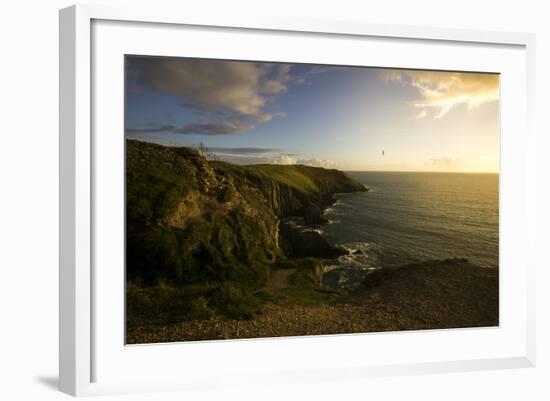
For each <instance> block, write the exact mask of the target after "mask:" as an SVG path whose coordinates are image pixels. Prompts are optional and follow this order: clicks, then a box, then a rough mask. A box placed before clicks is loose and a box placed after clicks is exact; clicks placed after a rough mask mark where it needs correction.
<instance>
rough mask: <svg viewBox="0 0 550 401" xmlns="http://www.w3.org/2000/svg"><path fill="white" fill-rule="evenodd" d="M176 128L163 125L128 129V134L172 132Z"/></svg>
mask: <svg viewBox="0 0 550 401" xmlns="http://www.w3.org/2000/svg"><path fill="white" fill-rule="evenodd" d="M175 129H176V127H175V126H173V125H161V126H158V127H143V128H131V127H130V128H126V133H127V134H144V133H158V132H172V131H173V130H175Z"/></svg>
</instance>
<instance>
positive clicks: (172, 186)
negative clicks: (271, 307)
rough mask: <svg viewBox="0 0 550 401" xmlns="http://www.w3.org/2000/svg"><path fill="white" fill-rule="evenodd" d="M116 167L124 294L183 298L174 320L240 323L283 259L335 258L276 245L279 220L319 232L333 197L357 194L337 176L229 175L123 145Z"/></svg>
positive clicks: (320, 243) (280, 171) (170, 154)
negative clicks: (122, 159)
mask: <svg viewBox="0 0 550 401" xmlns="http://www.w3.org/2000/svg"><path fill="white" fill-rule="evenodd" d="M126 157H127V183H126V185H127V277H128V279H129V281H130V282H131V283H132V285H131V286H129V288H130V289H131V290H135V291H134V292H135V293H136V294H140V293H142V291H141V290H140V289H141V288H152V287H155V286H156V287H158V286H160V287H162V288H163V291H168V292H170V291H172V292H173V291H179V293H182V291H183V289H185V291H183V292H185V294H186V295H185V296H182V297H179V298H181V299H183V298H185V299H183V300H182V301H181V302H182V303H183V304H182V305H181V306H180V307H178V308H176V309H177V313H176V315H177V316H179V317H182V316H183V317H185V316H195V315H197V316H199V317H200V316H204V317H209V316H211V315H214V314H221V315H231V316H237V317H241V315H242V316H245V317H246V316H250V315H251V313H252V312H253V311H255V310H256V309H257V308H256V305H257V304H258V300H257V299H256V298H257V297H255V296H253V295H252V294H254V292H255V291H257V290H258V289H260V288H261V287H262V286H264V285H265V284H266V281H267V278H268V276H269V271H270V268H272V267H273V266H274V265H275V264H277V263H279V262H280V261H282V260H284V259H286V256H293V254H297V255H299V256H314V257H316V256H322V257H335V256H338V255H339V254H341V253H342V252H343V251H342V250H341V249H338V248H335V247H332V246H330V245H329V244H328V242H327V241H326V240H325V239H324V238H323V237H322V236H320V235H319V234H316V233H307V234H306V233H304V234H302V233H300V232H297V231H296V232H295V231H292V230H291V229H289V228H285V229H284V230H283V231H284V232H285V233H288V235H289V236H291V238H288V239H285V238H281V230H280V219H281V218H284V217H290V216H297V217H301V218H304V220H305V221H308V222H321V221H322V220H323V219H322V216H321V215H322V210H323V208H324V207H326V206H327V205H329V204H331V203H332V202H334V200H333V197H332V196H333V194H334V193H337V192H351V191H365V190H366V189H365V188H364V186H363V185H361V184H359V183H357V182H355V181H353V180H352V179H351V178H349V177H348V176H347V175H345V174H344V173H343V172H340V171H337V170H325V169H322V168H314V167H306V166H276V165H258V166H236V165H232V164H228V163H223V162H209V161H207V160H206V159H205V158H203V157H202V156H200V155H199V153H198V152H196V151H195V150H193V149H189V148H183V147H181V148H169V147H164V146H160V145H155V144H150V143H144V142H138V141H133V140H128V141H127V152H126ZM282 242H283V243H284V244H285V246H281V245H280V244H281V243H282ZM293 246H297V247H298V248H297V249H296V252H293V251H294V250H293V248H292V247H293ZM197 299H199V301H197ZM178 302H179V301H178ZM197 302H199V303H201V304H198V303H197ZM171 303H173V302H171ZM240 304H242V305H241V306H242V308H241V307H239V305H240ZM227 305H230V307H229V308H233V309H235V308H237V309H238V310H231V311H228V310H227V309H228V306H227ZM231 305H233V306H231ZM234 305H237V306H236V307H235V306H234ZM142 306H143V308H144V309H147V307H146V305H142ZM172 307H174V306H173V305H171V306H170V308H172ZM132 308H133V305H132V304H131V303H129V310H130V311H132ZM241 309H242V311H241ZM241 312H242V313H241ZM170 313H171V312H170ZM170 313H168V314H170Z"/></svg>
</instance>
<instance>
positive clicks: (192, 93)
mask: <svg viewBox="0 0 550 401" xmlns="http://www.w3.org/2000/svg"><path fill="white" fill-rule="evenodd" d="M290 68H291V66H290V65H289V64H273V63H254V62H243V61H225V60H207V59H187V58H165V57H162V58H161V57H131V58H129V59H128V70H129V77H130V78H131V79H132V80H134V81H135V82H136V83H137V84H139V85H143V86H146V87H149V88H151V89H154V90H155V91H158V92H161V93H164V94H167V95H171V96H176V97H180V98H182V102H181V103H182V104H183V105H186V106H187V107H194V108H196V109H199V110H202V111H205V112H207V113H216V112H218V113H225V114H226V115H227V114H228V115H229V116H230V118H235V117H241V118H242V117H249V118H255V119H257V121H259V122H266V121H269V120H271V119H272V118H273V117H274V116H279V115H281V113H270V112H267V111H266V110H265V106H266V105H267V104H268V103H269V102H271V101H272V100H273V99H274V97H275V96H277V95H279V94H281V93H283V92H285V91H286V90H287V83H288V81H289V80H290Z"/></svg>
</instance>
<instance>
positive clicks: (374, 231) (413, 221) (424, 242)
mask: <svg viewBox="0 0 550 401" xmlns="http://www.w3.org/2000/svg"><path fill="white" fill-rule="evenodd" d="M348 174H349V175H350V176H351V177H353V178H354V179H356V180H357V181H359V182H361V183H363V184H364V185H366V186H367V187H368V188H370V191H369V192H362V193H351V194H337V195H336V199H337V201H336V203H335V204H334V205H333V206H331V207H330V208H328V209H327V210H325V213H324V215H325V218H327V219H328V220H329V224H327V225H324V226H323V227H322V231H323V235H324V236H325V237H326V238H327V239H328V240H329V242H331V243H332V244H334V245H340V246H343V247H345V248H347V249H348V251H349V254H348V255H345V256H342V257H340V258H339V259H338V260H337V261H333V262H329V263H328V265H327V266H326V271H327V272H329V271H334V273H338V274H332V275H330V274H329V275H325V276H326V277H327V280H329V281H330V280H332V281H334V280H337V281H338V285H339V286H354V285H356V284H357V283H358V282H359V280H360V279H361V278H362V277H364V274H365V273H367V272H368V271H370V270H373V269H379V268H385V267H394V266H401V265H405V264H408V263H413V262H422V261H426V260H434V259H447V258H467V259H468V260H469V261H470V262H472V263H474V264H476V265H478V266H480V267H484V268H498V255H499V249H498V246H499V245H498V238H499V236H498V232H499V231H498V222H499V217H498V212H499V207H498V206H499V187H498V184H499V176H498V174H469V173H401V172H348ZM333 284H334V283H333Z"/></svg>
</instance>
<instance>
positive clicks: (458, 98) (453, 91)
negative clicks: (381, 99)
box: [382, 70, 499, 119]
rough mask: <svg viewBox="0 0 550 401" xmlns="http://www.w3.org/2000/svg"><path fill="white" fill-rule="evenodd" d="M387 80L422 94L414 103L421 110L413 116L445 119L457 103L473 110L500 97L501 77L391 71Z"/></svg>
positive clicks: (385, 72) (387, 73) (386, 74)
mask: <svg viewBox="0 0 550 401" xmlns="http://www.w3.org/2000/svg"><path fill="white" fill-rule="evenodd" d="M382 77H383V79H385V80H386V81H390V82H391V81H397V82H401V83H402V84H404V85H411V86H412V87H414V88H416V89H417V90H418V93H419V95H420V97H419V98H418V99H417V100H415V101H413V102H412V105H413V106H414V107H415V108H417V109H420V110H419V112H418V114H416V116H415V117H414V118H416V119H421V118H425V117H428V116H433V118H435V119H440V118H443V117H444V116H445V115H447V113H449V111H451V110H452V109H453V108H454V107H456V106H458V105H466V106H467V108H468V110H472V109H474V108H477V107H479V106H481V105H482V104H485V103H488V102H494V101H498V100H499V76H498V75H496V74H478V73H461V72H443V71H416V70H388V71H384V72H382Z"/></svg>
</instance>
